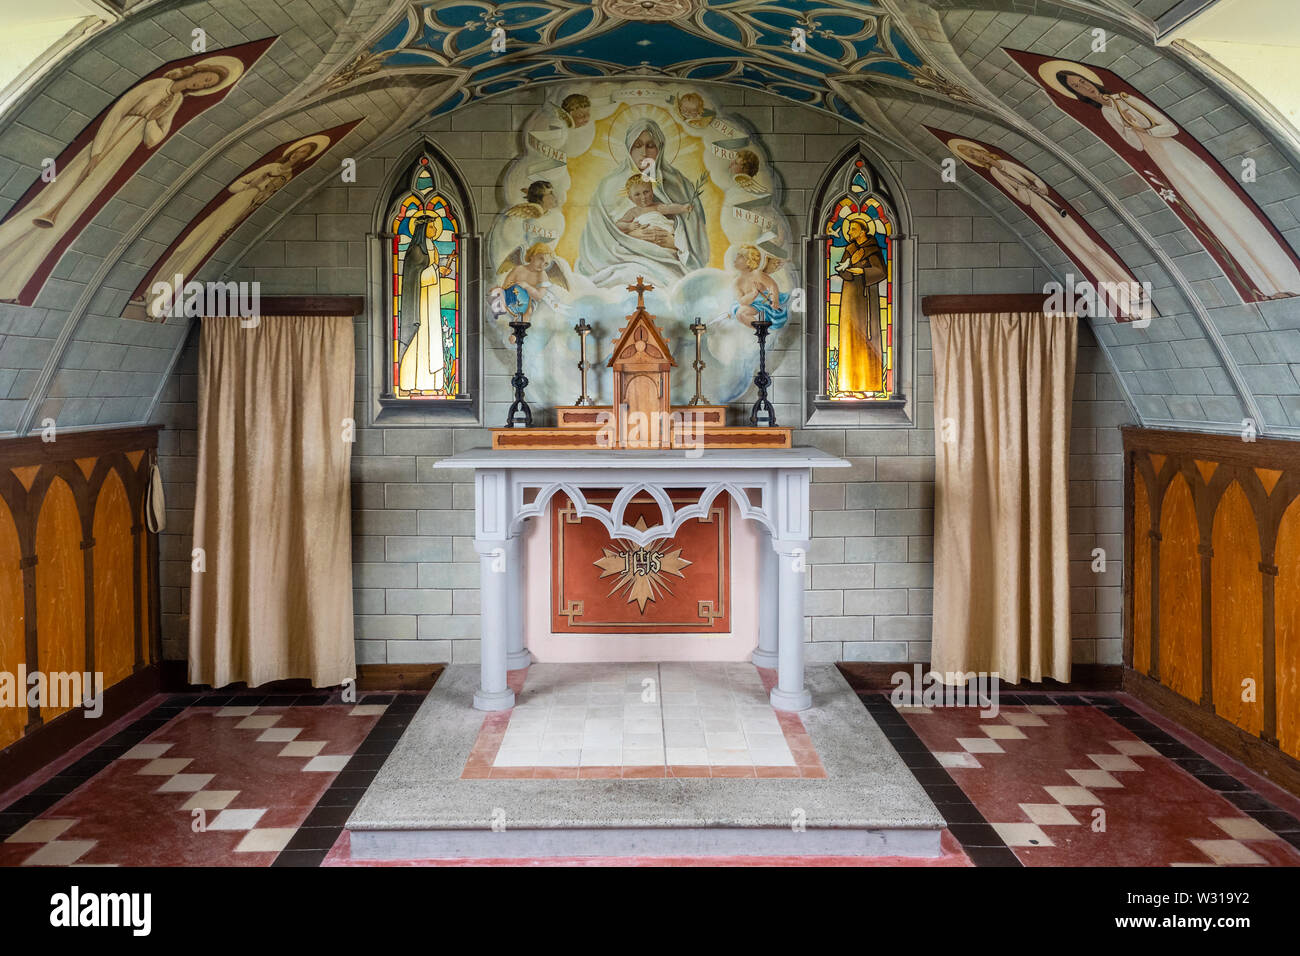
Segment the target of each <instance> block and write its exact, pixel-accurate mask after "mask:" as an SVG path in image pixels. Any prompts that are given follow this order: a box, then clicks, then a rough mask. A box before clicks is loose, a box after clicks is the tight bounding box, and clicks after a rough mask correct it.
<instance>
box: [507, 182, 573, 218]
mask: <svg viewBox="0 0 1300 956" xmlns="http://www.w3.org/2000/svg"><path fill="white" fill-rule="evenodd" d="M520 192H522V193H523V194H524V201H523V202H521V203H516V204H515V205H513V206H511V207H510V208H509V209H507V210H506V215H507V216H509V217H510V218H511V219H540V218H541V217H542V216H544V215H546V214H547V213H548V212H550V211H551V210H552V209H554V208H556V207H557V206H559V205H560V200H559V199H558V198H557V197H556V195H555V188H554V187H553V186H552V185H551V184H550V183H549V182H547V181H546V180H545V179H539V180H537V181H535V182H532V183H529V184H528V188H527V189H521V190H520Z"/></svg>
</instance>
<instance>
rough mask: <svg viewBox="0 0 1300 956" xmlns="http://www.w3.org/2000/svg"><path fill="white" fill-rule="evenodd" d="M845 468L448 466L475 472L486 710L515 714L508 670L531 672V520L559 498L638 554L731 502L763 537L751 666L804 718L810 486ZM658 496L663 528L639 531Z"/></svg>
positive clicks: (476, 460)
mask: <svg viewBox="0 0 1300 956" xmlns="http://www.w3.org/2000/svg"><path fill="white" fill-rule="evenodd" d="M848 466H849V463H848V462H847V461H845V460H844V459H842V458H836V457H835V456H834V455H831V454H828V453H827V452H824V451H821V450H819V449H816V448H778V449H737V450H719V449H706V450H680V449H672V450H670V449H648V450H634V449H594V450H564V451H540V450H525V451H512V450H505V449H496V450H494V449H488V448H476V449H473V450H471V451H467V452H463V453H462V454H459V455H454V456H452V457H450V458H443V459H441V460H439V461H437V462H436V463H435V464H434V467H435V468H459V469H473V471H474V549H475V550H476V551H477V552H478V554H479V560H480V569H481V581H480V585H479V588H480V598H481V600H480V605H481V611H480V614H481V619H482V639H481V640H482V648H481V663H480V670H481V682H480V686H479V689H478V691H477V692H475V694H474V706H475V707H476V708H478V709H479V710H505V709H507V708H510V707H513V706H514V702H515V695H514V691H512V690H511V689H510V688H509V687H508V686H507V684H506V672H507V670H511V669H515V668H520V667H527V666H528V665H529V663H530V662H531V657H530V655H529V652H528V650H527V649H526V648H525V647H524V626H523V592H524V577H523V570H524V569H523V560H522V557H521V548H520V543H519V541H520V533H521V531H522V529H523V524H524V522H525V521H527V520H528V519H529V518H536V517H541V516H544V515H545V514H546V511H547V508H548V506H549V504H550V501H551V498H552V497H553V496H554V495H556V494H564V495H567V496H568V498H569V500H570V501H571V502H572V503H573V505H574V507H575V509H576V511H577V513H578V514H579V515H580V516H581V517H584V518H587V517H590V518H595V519H597V520H598V521H600V522H601V524H603V525H604V526H605V528H606V530H608V531H609V534H610V537H611V538H613V537H617V538H623V539H626V540H629V541H632V542H634V543H636V544H637V545H640V546H645V545H648V544H650V543H651V542H652V541H655V540H657V539H660V538H665V537H671V536H672V535H674V534H675V533H676V531H677V529H678V528H679V527H681V525H682V523H683V522H685V521H687V520H689V519H691V518H699V517H702V516H704V515H707V514H708V511H709V507H710V506H711V505H712V503H713V500H714V499H715V498H716V497H718V496H719V495H723V494H729V495H730V496H731V498H732V500H733V501H735V502H736V505H737V507H738V508H739V512H740V516H741V518H743V519H748V520H752V521H755V522H757V523H758V524H759V526H760V527H761V528H762V532H763V535H764V540H766V541H767V542H768V543H769V544H770V545H771V547H769V548H763V549H762V552H763V559H762V561H761V563H760V570H759V581H758V594H757V597H758V602H759V629H758V631H759V632H758V647H757V649H756V650H755V651H754V655H753V660H754V663H755V664H757V665H758V666H760V667H775V668H776V669H777V672H778V678H777V686H776V687H774V688H773V689H772V694H771V701H772V706H773V707H775V708H777V709H778V710H804V709H806V708H807V707H809V706H811V703H812V701H811V697H810V695H809V693H808V690H807V688H806V687H805V686H804V661H803V647H804V613H803V601H804V580H805V578H804V575H805V574H806V572H807V554H808V545H809V538H810V537H811V515H810V513H809V507H808V485H809V482H810V480H811V477H812V470H813V469H814V468H847V467H848ZM584 487H585V488H601V489H617V494H616V496H615V499H614V502H613V504H612V505H609V506H608V507H606V506H602V505H597V504H591V503H589V502H588V501H587V500H586V498H585V497H584V495H583V491H582V489H583V488H584ZM675 488H701V489H703V491H702V493H701V495H700V497H699V500H698V501H696V502H694V503H692V504H690V505H675V504H674V503H673V501H672V498H671V497H670V495H669V493H668V489H675ZM639 495H650V496H651V497H652V498H654V500H655V501H656V502H657V503H658V505H659V510H660V515H661V518H662V520H661V521H660V522H659V523H658V524H656V525H655V526H653V527H648V528H645V530H638V529H636V528H633V527H631V526H629V525H628V523H627V522H626V521H624V511H625V509H626V508H627V505H628V503H629V502H630V501H632V500H633V499H634V498H636V497H637V496H639Z"/></svg>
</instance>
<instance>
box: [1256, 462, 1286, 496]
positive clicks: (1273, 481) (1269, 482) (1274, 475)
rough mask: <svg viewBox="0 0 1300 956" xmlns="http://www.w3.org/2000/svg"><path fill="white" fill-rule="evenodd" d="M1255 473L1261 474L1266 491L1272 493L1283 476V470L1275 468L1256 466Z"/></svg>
mask: <svg viewBox="0 0 1300 956" xmlns="http://www.w3.org/2000/svg"><path fill="white" fill-rule="evenodd" d="M1255 474H1256V475H1258V476H1259V480H1260V483H1261V484H1263V486H1264V493H1265V494H1270V495H1271V494H1272V493H1273V489H1274V488H1275V487H1277V482H1278V479H1280V478H1281V477H1282V472H1280V471H1277V470H1276V469H1273V468H1256V469H1255Z"/></svg>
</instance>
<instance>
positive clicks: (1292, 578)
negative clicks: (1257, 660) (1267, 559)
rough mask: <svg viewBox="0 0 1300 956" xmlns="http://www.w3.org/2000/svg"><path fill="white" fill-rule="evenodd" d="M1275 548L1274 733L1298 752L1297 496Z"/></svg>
mask: <svg viewBox="0 0 1300 956" xmlns="http://www.w3.org/2000/svg"><path fill="white" fill-rule="evenodd" d="M1276 550H1277V555H1278V557H1277V564H1276V567H1277V574H1276V577H1275V578H1274V588H1275V590H1274V595H1275V604H1274V607H1273V623H1274V634H1275V638H1274V649H1275V652H1276V664H1275V668H1274V672H1275V674H1276V685H1275V686H1276V697H1275V708H1276V709H1275V712H1276V715H1277V720H1276V724H1275V729H1274V734H1275V736H1276V740H1277V744H1278V746H1279V747H1280V748H1281V749H1282V750H1284V751H1286V752H1287V753H1290V754H1300V498H1295V499H1292V501H1291V503H1290V505H1289V506H1288V507H1287V509H1286V511H1285V512H1283V514H1282V517H1281V519H1280V521H1279V527H1278V531H1277V549H1276ZM1266 656H1267V655H1266ZM1266 706H1267V702H1266Z"/></svg>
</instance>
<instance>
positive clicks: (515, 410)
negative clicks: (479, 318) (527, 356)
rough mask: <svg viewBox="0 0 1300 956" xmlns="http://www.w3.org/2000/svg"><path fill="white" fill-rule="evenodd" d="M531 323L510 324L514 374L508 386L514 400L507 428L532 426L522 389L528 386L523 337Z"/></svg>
mask: <svg viewBox="0 0 1300 956" xmlns="http://www.w3.org/2000/svg"><path fill="white" fill-rule="evenodd" d="M531 324H532V323H530V322H524V321H522V320H521V319H516V320H515V321H514V322H511V323H510V328H511V329H512V330H513V331H514V333H515V374H514V375H512V376H511V377H510V384H511V385H513V386H514V389H515V400H514V402H512V403H511V405H510V411H509V412H507V413H506V427H507V428H528V427H529V426H531V425H532V424H533V410H532V409H531V408H529V407H528V403H527V402H526V401H524V388H525V387H527V385H528V376H526V375H524V336H525V335H527V334H528V328H529V326H530V325H531Z"/></svg>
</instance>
